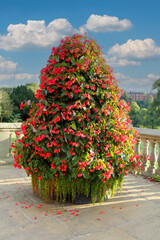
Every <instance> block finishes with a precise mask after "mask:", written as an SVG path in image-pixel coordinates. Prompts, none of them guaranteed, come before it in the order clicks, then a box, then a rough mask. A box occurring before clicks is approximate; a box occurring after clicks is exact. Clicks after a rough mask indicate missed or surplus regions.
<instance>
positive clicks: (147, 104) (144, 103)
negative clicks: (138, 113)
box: [136, 99, 149, 108]
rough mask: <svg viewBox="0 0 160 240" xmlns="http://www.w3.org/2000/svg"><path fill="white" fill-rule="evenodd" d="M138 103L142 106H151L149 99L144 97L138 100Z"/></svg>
mask: <svg viewBox="0 0 160 240" xmlns="http://www.w3.org/2000/svg"><path fill="white" fill-rule="evenodd" d="M136 103H137V104H138V105H139V106H140V108H148V107H149V101H148V100H147V101H146V100H145V99H142V100H136Z"/></svg>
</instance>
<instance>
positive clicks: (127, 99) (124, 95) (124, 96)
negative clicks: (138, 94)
mask: <svg viewBox="0 0 160 240" xmlns="http://www.w3.org/2000/svg"><path fill="white" fill-rule="evenodd" d="M121 99H123V100H125V101H126V102H129V103H131V102H132V98H131V97H129V96H128V93H127V92H126V91H124V93H123V95H122V96H121Z"/></svg>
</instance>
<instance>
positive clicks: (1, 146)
mask: <svg viewBox="0 0 160 240" xmlns="http://www.w3.org/2000/svg"><path fill="white" fill-rule="evenodd" d="M20 129H21V123H0V160H5V159H8V158H9V157H11V147H10V145H11V135H12V134H13V133H15V131H19V130H20Z"/></svg>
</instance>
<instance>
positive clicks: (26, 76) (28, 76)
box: [14, 73, 39, 81]
mask: <svg viewBox="0 0 160 240" xmlns="http://www.w3.org/2000/svg"><path fill="white" fill-rule="evenodd" d="M14 77H15V79H16V80H18V81H22V80H26V81H31V80H32V79H36V80H38V79H39V75H38V74H29V73H19V74H15V76H14Z"/></svg>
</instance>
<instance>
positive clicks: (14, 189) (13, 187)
mask: <svg viewBox="0 0 160 240" xmlns="http://www.w3.org/2000/svg"><path fill="white" fill-rule="evenodd" d="M22 239H23V240H28V239H31V240H42V239H46V240H50V239H52V240H58V239H60V240H76V239H80V240H135V239H137V240H151V239H154V240H159V239H160V185H159V183H154V182H150V181H149V180H146V179H144V178H143V176H135V175H132V174H129V175H128V176H127V177H125V179H124V186H123V192H122V195H116V196H115V197H114V198H112V199H109V200H106V201H105V202H104V204H102V205H100V204H95V205H92V204H85V205H74V204H65V205H61V204H56V203H52V204H45V203H44V202H43V201H42V200H41V199H39V198H38V197H36V196H34V195H33V194H32V187H31V180H30V178H29V177H27V175H26V174H25V172H24V171H23V170H21V169H15V168H13V166H11V165H8V166H7V165H5V166H0V240H22Z"/></svg>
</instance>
